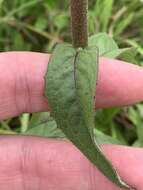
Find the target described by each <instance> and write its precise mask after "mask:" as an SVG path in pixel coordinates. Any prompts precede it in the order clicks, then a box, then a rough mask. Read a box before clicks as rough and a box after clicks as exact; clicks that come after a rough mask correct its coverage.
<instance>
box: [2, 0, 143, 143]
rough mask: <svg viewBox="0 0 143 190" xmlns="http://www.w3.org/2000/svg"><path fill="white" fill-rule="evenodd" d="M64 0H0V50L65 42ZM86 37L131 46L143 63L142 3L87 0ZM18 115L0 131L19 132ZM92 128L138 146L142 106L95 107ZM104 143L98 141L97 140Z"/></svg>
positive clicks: (25, 121)
mask: <svg viewBox="0 0 143 190" xmlns="http://www.w3.org/2000/svg"><path fill="white" fill-rule="evenodd" d="M69 4H70V1H69V0H62V1H61V0H12V1H11V0H0V51H1V52H2V51H13V50H18V51H21V50H26V51H38V52H51V51H52V49H53V47H54V46H55V44H56V43H58V42H62V41H67V42H71V37H70V35H71V32H70V15H69ZM89 4H90V5H89V32H90V35H91V34H94V33H98V32H106V33H108V34H109V36H111V37H113V38H114V39H115V40H116V42H117V43H118V45H119V46H120V47H129V46H133V47H135V48H136V49H137V55H136V64H139V65H143V59H142V56H143V44H142V41H143V27H142V26H143V10H142V7H143V1H142V0H118V1H115V0H89ZM30 118H31V115H29V114H23V115H21V116H19V117H17V118H11V119H9V120H6V121H1V122H0V134H19V133H21V132H25V131H26V130H27V129H28V126H29V125H30V122H31V121H30ZM96 127H97V128H98V130H99V133H100V135H101V136H102V137H103V138H104V135H109V136H110V137H112V138H113V139H114V140H117V142H119V144H124V145H130V146H143V104H141V103H140V104H138V105H135V106H132V107H126V108H122V109H120V108H117V109H116V108H114V109H104V110H99V111H97V113H96ZM103 142H104V140H103Z"/></svg>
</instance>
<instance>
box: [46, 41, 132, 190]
mask: <svg viewBox="0 0 143 190" xmlns="http://www.w3.org/2000/svg"><path fill="white" fill-rule="evenodd" d="M97 73H98V51H97V48H87V49H78V50H76V49H74V48H73V47H72V46H71V45H68V44H61V45H58V46H57V47H56V49H55V50H54V52H53V55H52V57H51V59H50V62H49V64H48V72H47V74H46V78H45V80H46V89H45V95H46V97H47V98H48V102H49V105H50V107H51V109H52V112H51V115H52V116H53V118H55V120H56V122H57V126H58V127H59V128H60V129H61V130H62V131H63V133H64V134H65V135H66V136H67V138H68V139H69V140H71V142H72V143H73V144H75V145H76V146H77V148H78V149H79V150H81V152H82V153H83V154H84V155H85V156H86V157H87V158H88V159H89V160H90V161H91V162H92V163H93V164H95V165H96V166H97V167H98V168H99V169H100V171H102V173H103V174H104V175H105V176H107V177H108V178H109V179H110V180H111V181H112V182H114V183H115V184H117V185H118V186H120V187H122V188H126V189H129V186H128V185H127V184H125V183H124V182H123V181H122V180H121V179H120V177H119V175H118V174H117V172H116V170H115V169H114V168H113V166H112V164H111V163H110V162H109V161H108V159H107V158H106V157H105V155H104V154H103V153H102V151H101V149H100V147H99V146H98V144H97V142H96V140H95V137H94V131H93V130H94V127H95V126H94V105H95V102H94V101H95V92H96V82H97V81H96V80H97Z"/></svg>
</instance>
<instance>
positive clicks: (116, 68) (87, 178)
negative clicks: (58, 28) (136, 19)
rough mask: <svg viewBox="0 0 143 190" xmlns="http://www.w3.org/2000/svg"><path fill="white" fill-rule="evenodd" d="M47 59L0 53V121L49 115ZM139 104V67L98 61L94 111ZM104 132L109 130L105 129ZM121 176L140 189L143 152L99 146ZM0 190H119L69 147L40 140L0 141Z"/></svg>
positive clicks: (142, 80)
mask: <svg viewBox="0 0 143 190" xmlns="http://www.w3.org/2000/svg"><path fill="white" fill-rule="evenodd" d="M49 56H50V55H48V54H42V53H32V52H31V53H30V52H9V53H0V119H1V120H2V119H6V118H10V117H14V116H18V115H19V114H21V113H24V112H29V113H32V112H37V111H38V112H39V111H48V110H50V107H49V105H48V101H47V100H46V98H45V97H44V85H45V84H44V76H45V73H46V70H47V66H48V60H49ZM142 100H143V68H141V67H138V66H135V65H132V64H129V63H125V62H122V61H118V60H112V59H106V58H100V64H99V77H98V85H97V95H96V108H98V109H99V108H104V107H115V106H116V107H117V106H124V105H132V104H135V103H137V102H140V101H142ZM107 127H108V126H107ZM102 149H103V151H104V152H105V154H106V155H107V157H108V158H109V159H110V160H112V163H113V165H114V166H115V167H116V168H117V170H118V172H119V174H120V175H121V177H122V178H123V179H124V180H125V181H126V182H127V183H128V184H130V185H131V186H134V187H136V188H137V189H138V190H142V189H143V181H142V178H143V164H142V163H143V150H142V149H141V148H131V147H125V146H117V145H116V146H115V145H114V146H113V145H102ZM0 164H1V166H0V189H2V190H39V189H40V190H105V189H106V190H119V189H120V188H118V187H116V186H115V185H114V184H112V182H110V181H109V180H108V179H107V178H106V177H105V176H103V175H102V174H101V173H100V172H99V171H98V169H97V168H96V167H95V166H93V165H92V164H91V163H90V162H89V161H88V160H87V159H86V158H85V157H84V156H83V154H82V153H80V151H79V150H78V149H77V148H76V147H75V146H73V145H72V144H71V143H69V142H65V141H59V140H50V139H46V138H39V137H24V136H1V137H0Z"/></svg>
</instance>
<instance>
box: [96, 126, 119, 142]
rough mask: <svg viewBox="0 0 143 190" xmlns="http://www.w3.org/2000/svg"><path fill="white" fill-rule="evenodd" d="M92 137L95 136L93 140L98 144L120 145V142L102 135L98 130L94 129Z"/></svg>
mask: <svg viewBox="0 0 143 190" xmlns="http://www.w3.org/2000/svg"><path fill="white" fill-rule="evenodd" d="M94 135H95V140H96V141H97V142H98V144H119V145H122V143H121V142H120V141H118V140H117V139H115V138H113V137H111V136H109V135H106V134H104V133H103V132H101V131H100V130H98V129H94Z"/></svg>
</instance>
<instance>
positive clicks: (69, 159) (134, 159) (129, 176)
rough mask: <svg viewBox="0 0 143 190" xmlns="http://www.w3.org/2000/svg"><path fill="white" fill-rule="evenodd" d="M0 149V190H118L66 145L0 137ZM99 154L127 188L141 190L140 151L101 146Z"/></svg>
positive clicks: (142, 166)
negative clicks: (127, 185)
mask: <svg viewBox="0 0 143 190" xmlns="http://www.w3.org/2000/svg"><path fill="white" fill-rule="evenodd" d="M0 147H1V149H0V155H1V156H0V163H1V169H0V189H6V190H11V189H12V190H24V189H31V190H38V189H40V190H51V189H52V190H59V189H62V190H67V189H71V190H72V189H73V190H99V189H100V190H105V189H106V190H120V188H118V187H117V186H115V185H114V184H113V183H112V182H110V181H109V180H108V179H107V178H106V177H105V176H103V175H102V174H101V173H100V172H99V171H98V169H96V167H95V166H93V165H92V164H91V163H90V162H89V161H88V160H87V159H86V158H85V157H84V156H83V155H82V154H81V153H80V152H79V151H78V150H77V149H76V148H75V147H74V146H73V145H72V144H70V143H67V142H64V141H54V140H48V139H44V138H36V137H1V138H0ZM41 147H42V149H41ZM103 150H104V152H105V153H106V155H107V156H108V158H110V160H112V162H113V164H114V166H115V167H116V168H117V170H118V172H119V174H120V175H121V177H122V178H123V179H124V180H125V181H126V182H127V183H128V184H130V185H131V186H134V187H135V188H137V189H138V190H141V189H143V181H142V178H143V165H142V162H143V151H142V149H139V148H136V149H133V148H129V147H122V146H109V145H106V146H105V145H104V146H103Z"/></svg>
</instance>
